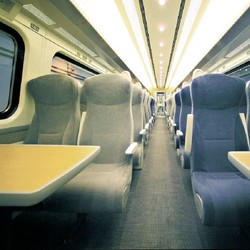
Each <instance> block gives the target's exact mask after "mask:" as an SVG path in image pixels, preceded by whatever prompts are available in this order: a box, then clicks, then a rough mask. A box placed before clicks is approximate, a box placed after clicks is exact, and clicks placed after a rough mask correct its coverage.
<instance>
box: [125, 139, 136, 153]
mask: <svg viewBox="0 0 250 250" xmlns="http://www.w3.org/2000/svg"><path fill="white" fill-rule="evenodd" d="M137 147H138V143H137V142H132V143H131V144H130V145H129V146H128V148H127V149H126V151H125V154H126V155H132V154H134V153H135V151H136V149H137Z"/></svg>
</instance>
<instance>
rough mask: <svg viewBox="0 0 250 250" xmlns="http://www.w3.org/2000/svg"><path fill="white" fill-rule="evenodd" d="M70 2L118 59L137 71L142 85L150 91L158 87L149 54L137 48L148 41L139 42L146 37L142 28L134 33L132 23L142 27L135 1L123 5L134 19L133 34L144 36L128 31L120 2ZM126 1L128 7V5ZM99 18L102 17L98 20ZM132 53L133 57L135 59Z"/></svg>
mask: <svg viewBox="0 0 250 250" xmlns="http://www.w3.org/2000/svg"><path fill="white" fill-rule="evenodd" d="M69 1H70V2H71V3H72V4H73V5H74V6H75V7H76V8H77V10H78V11H79V12H80V13H81V14H82V15H83V16H84V17H85V18H86V19H87V21H88V22H89V23H90V24H91V25H92V26H93V28H94V29H95V30H96V31H97V32H98V33H99V34H100V36H101V37H102V38H103V39H104V40H105V41H106V43H107V44H108V45H109V46H110V47H111V48H112V49H113V51H114V52H115V53H116V54H117V55H118V57H119V58H121V59H122V61H123V62H124V63H125V64H126V65H127V66H128V68H130V69H132V70H133V73H134V75H135V76H136V77H137V78H138V79H139V80H140V82H142V84H143V85H144V87H145V88H149V89H151V88H153V87H155V81H154V76H153V71H152V69H151V67H150V61H149V59H148V58H147V56H148V55H147V54H146V55H145V56H144V54H145V53H140V52H139V50H138V48H137V46H138V47H141V46H145V45H144V44H142V45H141V43H140V41H141V40H142V41H143V43H144V40H143V39H139V36H142V34H141V33H142V32H141V30H140V29H139V30H138V29H136V30H134V29H133V28H132V22H133V23H136V27H138V28H140V25H137V24H138V23H139V20H138V17H137V15H136V12H135V11H136V9H135V4H134V1H120V2H122V4H123V7H124V9H125V10H126V13H127V15H128V16H129V17H131V16H132V18H131V30H132V31H133V33H134V32H137V33H140V34H137V35H134V37H132V36H131V34H130V32H129V31H128V26H127V23H126V22H125V18H124V15H121V13H120V8H119V6H118V4H117V1H116V0H108V1H100V0H84V1H82V0H69ZM126 2H127V3H128V4H126ZM124 3H125V4H126V5H125V4H124ZM131 8H132V9H131ZM104 10H105V11H104ZM129 10H131V11H129ZM130 15H131V16H130ZM97 16H98V18H96V17H97ZM114 20H115V22H114ZM134 26H135V25H134ZM110 27H112V29H110ZM114 34H119V35H114ZM134 38H135V39H134ZM134 40H136V41H137V42H138V44H137V43H136V44H135V43H134ZM127 51H129V52H130V53H128V52H127ZM145 51H146V53H147V49H145ZM131 54H132V55H133V56H132V57H131ZM146 60H147V62H146ZM147 65H149V66H147Z"/></svg>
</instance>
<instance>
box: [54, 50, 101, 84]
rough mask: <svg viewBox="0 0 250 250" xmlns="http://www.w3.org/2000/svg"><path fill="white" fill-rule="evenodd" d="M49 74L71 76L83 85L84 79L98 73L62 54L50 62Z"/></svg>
mask: <svg viewBox="0 0 250 250" xmlns="http://www.w3.org/2000/svg"><path fill="white" fill-rule="evenodd" d="M51 72H52V73H59V74H64V75H68V76H71V77H73V78H75V79H77V80H79V81H80V82H81V83H83V81H84V80H85V79H86V78H88V77H90V76H94V75H96V74H98V72H96V71H94V70H92V69H90V68H88V67H86V66H84V65H82V64H80V63H78V62H76V61H74V60H72V59H70V58H68V57H66V56H64V55H62V54H56V55H55V56H54V58H53V61H52V67H51Z"/></svg>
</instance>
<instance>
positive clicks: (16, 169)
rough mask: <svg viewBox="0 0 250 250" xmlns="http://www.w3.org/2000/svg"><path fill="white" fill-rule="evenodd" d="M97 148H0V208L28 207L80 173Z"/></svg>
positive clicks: (10, 146) (93, 156)
mask: <svg viewBox="0 0 250 250" xmlns="http://www.w3.org/2000/svg"><path fill="white" fill-rule="evenodd" d="M99 152H100V147H99V146H68V145H60V146H58V145H26V144H11V145H9V144H8V145H0V206H31V205H34V204H37V203H39V202H40V201H42V200H44V199H45V198H46V197H48V196H49V195H50V194H52V193H53V192H55V191H56V190H57V189H58V188H60V187H61V186H63V185H64V184H65V183H67V182H68V181H69V180H70V179H72V178H73V177H74V176H76V175H77V174H78V173H80V172H81V171H82V170H83V169H84V168H85V167H86V166H87V165H88V164H89V163H90V162H92V161H93V159H94V158H95V157H96V156H97V155H98V154H99Z"/></svg>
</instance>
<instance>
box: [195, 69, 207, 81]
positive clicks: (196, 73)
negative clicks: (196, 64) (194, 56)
mask: <svg viewBox="0 0 250 250" xmlns="http://www.w3.org/2000/svg"><path fill="white" fill-rule="evenodd" d="M205 74H206V72H205V71H203V70H201V69H195V70H194V71H193V74H192V79H193V80H194V78H196V77H199V76H203V75H205Z"/></svg>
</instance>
